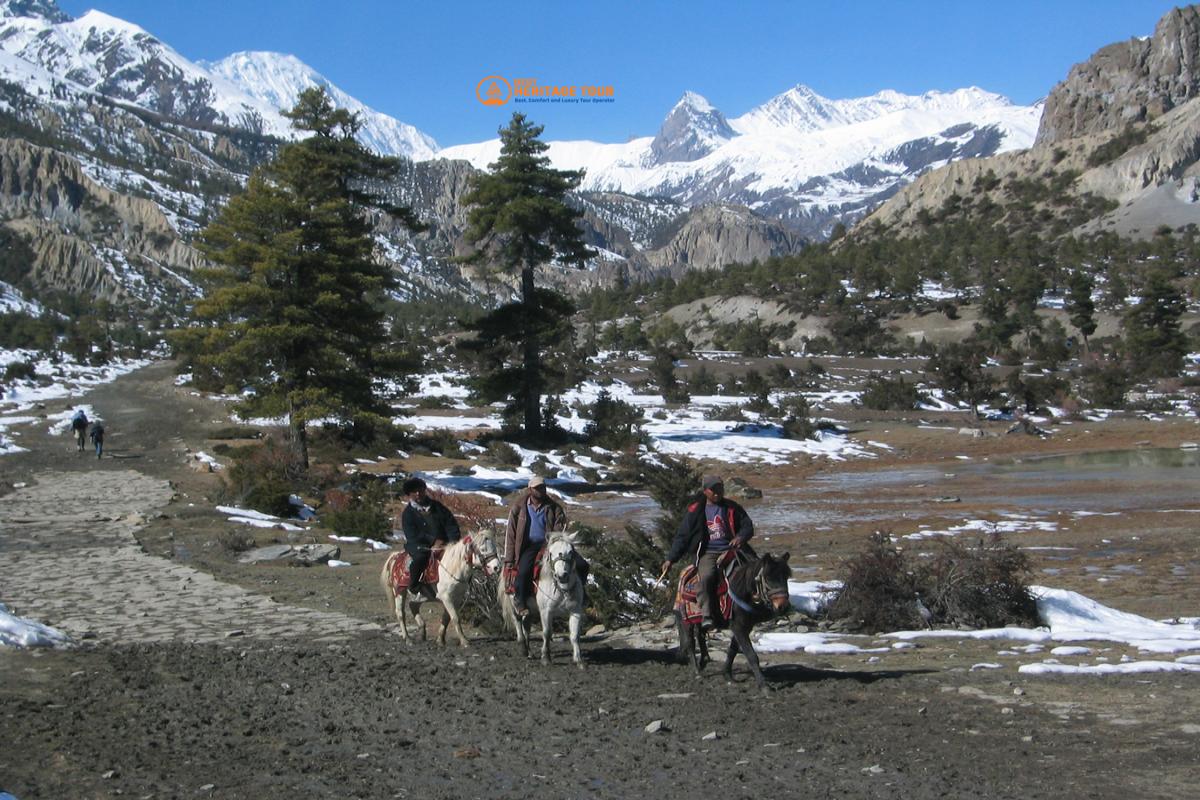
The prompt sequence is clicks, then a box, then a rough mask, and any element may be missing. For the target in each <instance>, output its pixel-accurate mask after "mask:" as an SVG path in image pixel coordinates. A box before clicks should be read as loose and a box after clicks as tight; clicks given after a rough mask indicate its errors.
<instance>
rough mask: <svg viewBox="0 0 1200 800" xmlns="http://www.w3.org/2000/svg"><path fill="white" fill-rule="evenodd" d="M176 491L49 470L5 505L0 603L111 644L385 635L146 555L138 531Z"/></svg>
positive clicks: (0, 524) (125, 474)
mask: <svg viewBox="0 0 1200 800" xmlns="http://www.w3.org/2000/svg"><path fill="white" fill-rule="evenodd" d="M171 494H172V491H171V488H170V486H169V485H168V484H167V482H166V481H163V480H157V479H153V478H149V477H147V476H145V475H143V474H141V473H139V472H136V471H134V470H119V471H105V472H91V473H85V472H55V473H43V474H40V475H38V476H37V482H36V484H34V485H31V486H27V487H25V488H23V489H19V490H17V491H15V492H13V493H12V494H9V495H6V496H5V497H3V498H0V602H4V603H5V604H6V605H8V607H9V609H10V610H11V611H13V612H14V613H16V614H18V615H20V616H24V617H29V618H32V619H35V620H37V621H39V622H44V623H46V624H49V625H53V626H54V627H56V628H58V629H59V630H62V631H64V632H65V633H68V634H70V635H71V636H72V637H74V638H76V639H79V638H80V637H82V636H84V635H85V634H86V635H87V636H88V637H89V638H93V637H94V638H95V639H97V640H99V641H101V642H106V643H128V642H163V641H179V642H215V641H225V640H227V639H229V638H230V637H231V636H242V637H246V638H271V639H278V638H281V637H304V638H306V639H309V640H310V641H313V640H315V641H336V640H340V639H344V638H346V637H348V636H350V635H352V634H355V633H358V632H362V631H367V630H375V631H377V630H380V627H379V626H378V625H375V624H373V623H369V622H364V621H363V620H359V619H355V618H353V617H349V616H346V615H344V614H339V613H335V612H322V611H315V610H312V609H307V608H299V607H296V606H286V605H282V604H280V603H276V602H275V601H273V600H271V599H270V598H268V597H264V596H263V595H259V594H255V593H253V592H249V591H246V590H245V589H242V588H241V587H238V586H233V585H231V584H227V583H222V582H220V581H217V580H215V579H214V578H213V577H212V576H210V575H208V574H206V573H203V572H198V571H197V570H194V569H192V568H190V567H186V566H182V565H180V564H177V563H175V562H172V561H169V560H167V559H164V558H159V557H157V556H151V555H147V554H146V553H144V552H143V551H142V549H141V548H140V547H139V546H138V544H137V542H136V540H135V539H134V537H133V531H134V530H136V528H137V526H138V525H139V524H142V523H143V521H144V519H145V518H146V517H148V516H150V515H151V514H153V513H155V512H156V510H157V509H159V508H161V507H162V506H165V505H166V504H167V502H168V501H169V500H170V499H171Z"/></svg>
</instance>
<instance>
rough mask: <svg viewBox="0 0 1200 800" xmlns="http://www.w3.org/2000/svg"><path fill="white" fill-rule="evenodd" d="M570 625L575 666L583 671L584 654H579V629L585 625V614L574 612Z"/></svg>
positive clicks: (572, 655)
mask: <svg viewBox="0 0 1200 800" xmlns="http://www.w3.org/2000/svg"><path fill="white" fill-rule="evenodd" d="M569 625H570V631H571V657H572V658H573V659H574V660H575V666H577V667H579V668H580V669H583V654H582V653H580V652H579V628H580V627H581V626H582V625H583V612H582V611H572V612H571V619H570V622H569Z"/></svg>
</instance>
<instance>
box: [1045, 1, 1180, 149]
mask: <svg viewBox="0 0 1200 800" xmlns="http://www.w3.org/2000/svg"><path fill="white" fill-rule="evenodd" d="M1198 95H1200V7H1198V6H1187V7H1185V8H1176V9H1173V10H1171V11H1170V12H1168V13H1167V14H1166V16H1164V17H1163V18H1162V19H1161V20H1159V22H1158V25H1157V26H1156V27H1155V29H1154V35H1153V36H1151V37H1149V38H1146V39H1130V40H1129V41H1127V42H1118V43H1116V44H1111V45H1109V46H1107V47H1105V48H1103V49H1101V50H1099V51H1098V52H1096V54H1095V55H1093V56H1092V57H1091V58H1090V59H1088V60H1087V61H1085V62H1083V63H1082V64H1076V65H1075V66H1074V67H1072V68H1071V72H1070V74H1069V75H1068V76H1067V79H1066V80H1064V81H1063V82H1062V83H1060V84H1058V85H1057V86H1055V87H1054V89H1053V90H1052V91H1051V92H1050V95H1049V96H1048V97H1047V98H1046V107H1045V111H1044V112H1043V113H1042V120H1041V125H1040V126H1039V128H1038V133H1037V139H1036V141H1035V145H1046V144H1052V143H1056V142H1061V141H1063V140H1066V139H1073V138H1076V137H1079V136H1083V135H1086V134H1090V133H1098V132H1101V131H1107V130H1112V129H1115V128H1123V127H1125V126H1126V125H1128V124H1129V123H1133V122H1147V121H1151V120H1154V119H1157V118H1158V117H1161V116H1162V115H1163V114H1166V113H1167V112H1169V111H1171V110H1172V109H1174V108H1176V107H1178V106H1181V105H1183V104H1184V103H1187V102H1188V101H1189V100H1191V99H1192V98H1194V97H1197V96H1198Z"/></svg>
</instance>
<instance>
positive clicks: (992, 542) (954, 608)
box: [921, 534, 1038, 628]
mask: <svg viewBox="0 0 1200 800" xmlns="http://www.w3.org/2000/svg"><path fill="white" fill-rule="evenodd" d="M922 571H923V573H924V574H923V575H922V581H921V583H922V584H923V585H924V586H925V587H926V588H925V591H924V592H923V593H922V594H923V597H924V600H925V604H926V606H928V608H929V611H930V612H931V613H932V615H933V620H934V621H936V622H938V623H941V624H945V625H954V626H959V627H968V628H999V627H1003V626H1005V625H1030V626H1033V625H1037V624H1038V615H1037V602H1036V601H1035V600H1034V598H1033V595H1032V594H1030V592H1029V585H1028V583H1027V582H1026V579H1027V577H1028V575H1029V559H1028V558H1026V557H1025V554H1024V553H1022V552H1021V551H1020V550H1018V549H1017V548H1015V547H1013V546H1011V545H1008V544H1005V543H1004V541H1002V539H1001V538H1000V535H999V534H992V535H991V536H990V537H989V538H988V539H986V540H982V541H978V542H976V543H975V545H974V546H973V547H969V546H967V545H966V544H964V543H961V542H958V541H955V540H953V539H943V540H942V541H941V542H940V547H939V552H938V553H937V555H936V556H935V557H934V559H933V561H932V562H931V563H929V564H928V565H926V566H925V569H924V570H922Z"/></svg>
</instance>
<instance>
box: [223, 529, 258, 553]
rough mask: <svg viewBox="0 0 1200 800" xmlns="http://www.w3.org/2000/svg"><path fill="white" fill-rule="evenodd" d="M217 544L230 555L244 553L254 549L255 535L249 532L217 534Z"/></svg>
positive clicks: (235, 531)
mask: <svg viewBox="0 0 1200 800" xmlns="http://www.w3.org/2000/svg"><path fill="white" fill-rule="evenodd" d="M217 542H219V543H220V545H221V547H222V549H224V550H225V551H226V552H229V553H244V552H246V551H247V550H251V549H253V547H254V545H255V544H256V542H255V541H254V534H252V533H250V531H247V530H225V531H221V532H220V533H219V534H217Z"/></svg>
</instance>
